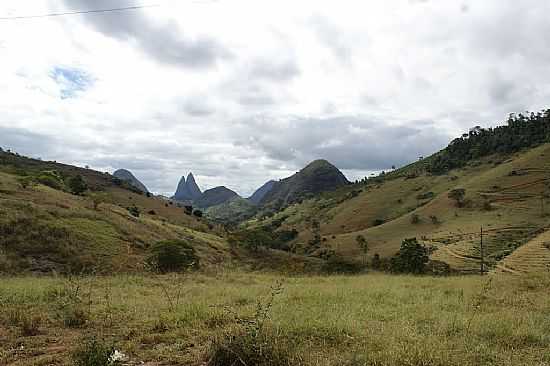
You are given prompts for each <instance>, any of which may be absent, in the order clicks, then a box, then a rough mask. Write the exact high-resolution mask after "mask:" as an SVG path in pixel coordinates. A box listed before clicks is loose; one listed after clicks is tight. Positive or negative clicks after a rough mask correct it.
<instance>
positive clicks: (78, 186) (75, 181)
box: [68, 175, 88, 196]
mask: <svg viewBox="0 0 550 366" xmlns="http://www.w3.org/2000/svg"><path fill="white" fill-rule="evenodd" d="M68 185H69V189H70V190H71V192H72V193H73V194H75V195H77V196H80V195H81V194H82V193H84V192H86V190H87V189H88V185H87V184H86V182H85V181H84V178H82V176H81V175H75V176H73V177H71V178H69V181H68Z"/></svg>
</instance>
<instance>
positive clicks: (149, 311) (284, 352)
mask: <svg viewBox="0 0 550 366" xmlns="http://www.w3.org/2000/svg"><path fill="white" fill-rule="evenodd" d="M277 282H282V285H281V286H277V285H276V284H277ZM549 285H550V282H549V278H548V277H547V276H546V277H542V276H538V277H521V278H515V279H514V278H507V277H506V276H503V277H494V278H492V279H491V280H488V279H487V278H484V279H482V278H480V277H477V276H476V277H474V276H462V277H449V278H433V277H413V276H389V275H366V276H351V277H348V276H334V277H301V278H291V277H286V278H282V277H278V276H273V275H265V274H250V273H249V274H243V273H240V272H218V273H216V274H212V275H209V276H205V275H203V274H193V275H186V276H174V275H169V276H158V277H156V276H147V277H143V276H116V277H89V278H70V279H63V278H54V277H45V278H38V279H37V278H7V279H2V281H0V300H1V301H2V310H3V311H2V312H1V313H0V345H2V347H0V364H3V365H12V366H19V365H74V364H75V363H74V360H73V358H74V357H75V356H73V355H75V354H76V355H82V354H91V352H92V350H93V349H94V348H92V347H90V346H89V340H90V339H91V338H92V337H94V338H95V339H96V345H97V344H100V345H103V344H105V345H107V346H111V345H112V346H114V348H115V349H117V350H118V351H120V352H122V353H124V354H125V355H126V356H127V357H128V359H127V361H126V363H124V364H127V365H138V364H144V365H150V366H153V365H214V366H216V365H231V364H235V365H243V364H245V365H272V366H283V365H304V366H306V365H320V366H329V365H338V366H340V365H372V366H375V365H377V366H402V365H411V366H413V365H414V366H420V365H424V366H474V365H475V366H478V365H500V366H516V365H524V366H540V365H546V364H548V363H549V362H550V353H549V349H550V337H549V336H548V329H549V327H550V319H549V317H548V313H549V312H550V298H549V297H548V296H547V291H548V286H549ZM272 287H275V289H272ZM271 294H274V297H273V298H272V296H271ZM258 302H259V303H260V304H262V306H261V307H260V308H261V309H265V313H266V314H267V318H266V320H262V319H264V318H263V316H262V315H261V314H262V312H261V311H260V312H259V313H258ZM269 304H271V305H269ZM254 314H257V315H254ZM247 324H251V326H247ZM257 324H261V327H260V328H259V330H255V329H257V328H255V325H257ZM86 345H88V347H87V348H86V347H85V346H86ZM259 347H261V348H259ZM95 349H96V353H94V354H97V353H98V351H97V349H98V347H96V348H95ZM260 349H261V350H262V354H263V355H264V356H263V357H260V356H258V355H259V354H260V352H259V350H260ZM254 350H256V352H254ZM224 351H226V352H224ZM215 355H217V357H218V358H214V356H215ZM222 355H225V357H226V359H225V360H226V361H225V363H222V362H221V361H220V357H221V356H222ZM239 359H240V360H239ZM216 360H217V361H216Z"/></svg>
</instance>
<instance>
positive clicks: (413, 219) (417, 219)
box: [411, 214, 420, 224]
mask: <svg viewBox="0 0 550 366" xmlns="http://www.w3.org/2000/svg"><path fill="white" fill-rule="evenodd" d="M419 223H420V216H418V215H417V214H412V216H411V224H419Z"/></svg>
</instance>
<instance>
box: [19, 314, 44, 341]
mask: <svg viewBox="0 0 550 366" xmlns="http://www.w3.org/2000/svg"><path fill="white" fill-rule="evenodd" d="M41 323H42V318H41V317H40V316H38V315H33V316H29V315H25V316H23V317H22V318H21V322H20V324H19V327H20V328H21V334H22V335H23V336H25V337H32V336H35V335H38V333H39V332H40V324H41Z"/></svg>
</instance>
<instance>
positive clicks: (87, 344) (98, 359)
mask: <svg viewBox="0 0 550 366" xmlns="http://www.w3.org/2000/svg"><path fill="white" fill-rule="evenodd" d="M114 352H115V349H114V347H113V346H112V345H108V344H107V343H105V342H104V341H101V340H98V339H96V338H91V339H89V340H85V341H84V342H82V343H81V345H80V347H78V348H77V349H76V350H75V351H74V352H73V354H72V359H73V361H74V364H75V366H109V365H114V364H116V363H115V362H113V361H112V359H111V356H112V355H113V353H114Z"/></svg>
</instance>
